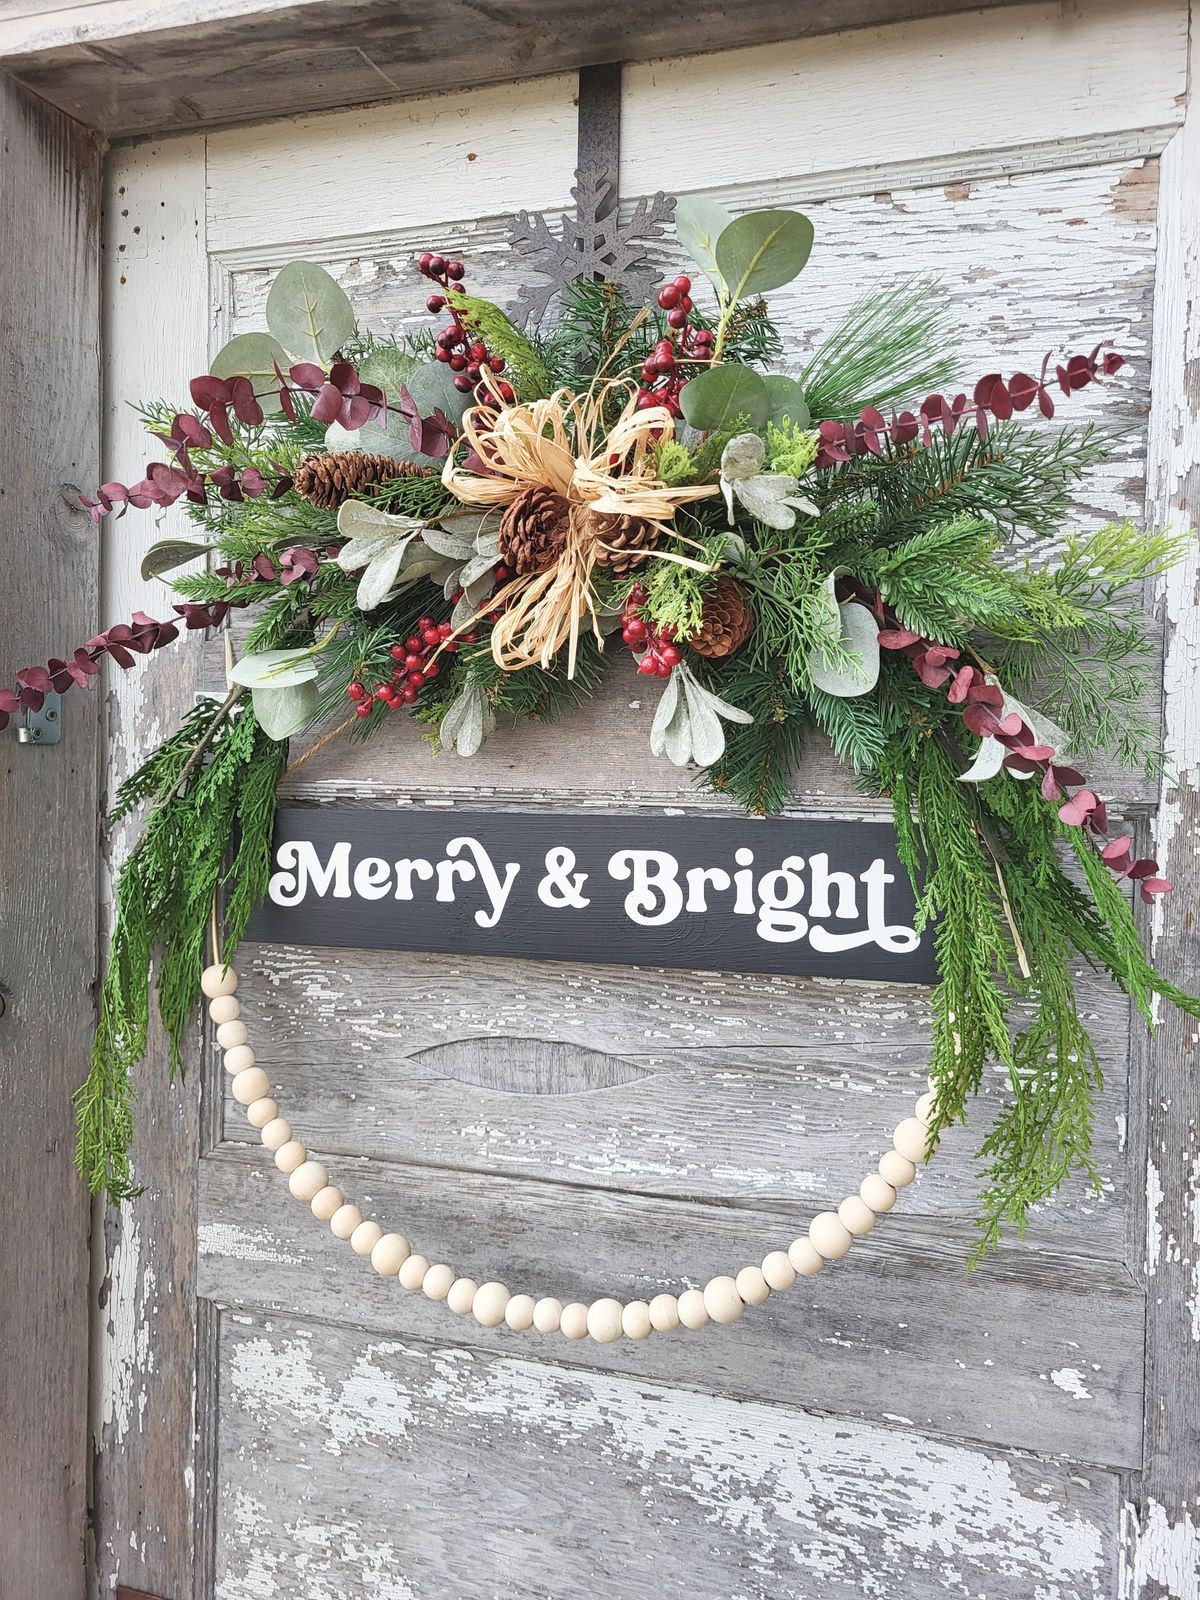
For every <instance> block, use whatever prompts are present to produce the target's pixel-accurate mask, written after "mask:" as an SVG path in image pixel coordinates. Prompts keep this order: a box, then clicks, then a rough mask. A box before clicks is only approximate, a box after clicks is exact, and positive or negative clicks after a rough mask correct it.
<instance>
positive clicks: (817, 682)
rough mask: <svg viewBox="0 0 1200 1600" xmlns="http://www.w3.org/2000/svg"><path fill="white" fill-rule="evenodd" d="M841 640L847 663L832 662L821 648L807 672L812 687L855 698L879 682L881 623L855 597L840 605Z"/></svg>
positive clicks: (848, 698) (839, 637) (810, 662)
mask: <svg viewBox="0 0 1200 1600" xmlns="http://www.w3.org/2000/svg"><path fill="white" fill-rule="evenodd" d="M838 610H839V612H840V613H841V615H840V617H839V624H840V626H839V632H838V640H839V643H840V645H841V648H842V651H843V652H844V654H845V656H847V657H848V658H849V661H848V664H847V665H845V666H842V665H841V664H833V665H830V664H829V663H828V662H827V661H826V659H825V658H824V657H822V655H821V653H820V652H819V651H815V652H814V653H813V656H812V658H811V659H810V660H809V663H808V674H809V677H810V678H811V680H812V683H813V687H814V688H817V689H823V690H824V691H825V693H826V694H831V695H835V696H836V697H837V698H838V699H839V700H852V699H854V698H855V697H856V696H857V695H860V694H866V693H867V691H868V690H870V689H873V688H874V687H875V685H876V684H877V683H878V682H879V624H878V623H877V622H876V621H875V618H874V617H873V616H872V615H871V613H870V611H868V610H867V608H866V606H862V605H859V604H858V602H857V601H856V600H849V601H847V602H846V604H845V605H843V606H839V607H838Z"/></svg>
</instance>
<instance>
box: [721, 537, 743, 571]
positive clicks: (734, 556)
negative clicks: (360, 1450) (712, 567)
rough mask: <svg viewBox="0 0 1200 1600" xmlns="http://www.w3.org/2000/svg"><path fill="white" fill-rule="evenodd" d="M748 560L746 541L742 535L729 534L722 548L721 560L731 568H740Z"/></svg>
mask: <svg viewBox="0 0 1200 1600" xmlns="http://www.w3.org/2000/svg"><path fill="white" fill-rule="evenodd" d="M745 559H746V541H745V539H743V538H742V536H741V534H740V533H727V534H726V535H725V543H724V544H723V545H722V546H721V560H722V561H723V562H726V563H727V564H728V565H729V566H731V567H740V566H741V565H742V564H743V563H744V561H745Z"/></svg>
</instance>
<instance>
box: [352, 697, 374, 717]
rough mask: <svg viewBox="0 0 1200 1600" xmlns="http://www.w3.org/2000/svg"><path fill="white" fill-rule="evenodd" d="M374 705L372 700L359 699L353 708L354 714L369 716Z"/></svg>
mask: <svg viewBox="0 0 1200 1600" xmlns="http://www.w3.org/2000/svg"><path fill="white" fill-rule="evenodd" d="M374 705H375V702H374V701H373V700H360V701H359V703H358V704H357V705H356V706H355V708H354V715H355V716H356V717H369V716H370V715H371V711H372V709H373V707H374Z"/></svg>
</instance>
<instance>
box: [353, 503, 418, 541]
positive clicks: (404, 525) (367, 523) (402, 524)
mask: <svg viewBox="0 0 1200 1600" xmlns="http://www.w3.org/2000/svg"><path fill="white" fill-rule="evenodd" d="M337 525H338V532H339V533H340V534H341V536H342V538H343V539H359V538H362V537H363V536H364V535H368V534H376V535H378V534H382V533H420V531H421V530H422V528H424V526H425V524H424V523H423V522H422V521H421V519H420V517H406V516H404V515H403V514H401V513H398V512H393V511H383V510H381V509H380V507H379V506H371V505H368V504H367V502H366V501H365V500H344V501H343V502H342V505H341V508H340V510H339V511H338V519H337Z"/></svg>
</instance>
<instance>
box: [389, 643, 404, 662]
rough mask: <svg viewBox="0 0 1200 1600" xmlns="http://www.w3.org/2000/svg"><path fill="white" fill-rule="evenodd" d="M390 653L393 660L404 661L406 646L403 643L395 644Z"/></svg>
mask: <svg viewBox="0 0 1200 1600" xmlns="http://www.w3.org/2000/svg"><path fill="white" fill-rule="evenodd" d="M388 654H389V655H390V656H391V658H392V660H393V661H403V660H404V646H403V645H402V644H394V645H393V646H392V648H391V650H390V651H389V652H388Z"/></svg>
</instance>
